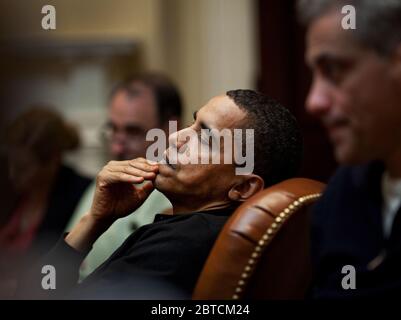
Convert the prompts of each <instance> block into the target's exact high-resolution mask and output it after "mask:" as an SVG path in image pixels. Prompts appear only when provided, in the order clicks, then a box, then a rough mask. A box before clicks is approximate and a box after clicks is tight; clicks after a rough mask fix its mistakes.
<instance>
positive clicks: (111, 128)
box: [100, 122, 147, 142]
mask: <svg viewBox="0 0 401 320" xmlns="http://www.w3.org/2000/svg"><path fill="white" fill-rule="evenodd" d="M146 132H147V131H146V130H145V129H144V128H141V127H139V126H137V125H127V126H125V127H122V128H118V127H117V126H115V125H114V124H113V123H111V122H107V123H105V124H104V125H103V126H102V127H101V131H100V133H101V136H102V137H103V138H104V139H105V140H107V141H112V140H115V139H116V138H117V135H120V136H121V137H122V136H123V137H124V138H125V139H126V140H129V141H135V142H137V141H142V140H145V138H146Z"/></svg>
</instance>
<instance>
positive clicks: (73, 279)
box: [18, 208, 235, 299]
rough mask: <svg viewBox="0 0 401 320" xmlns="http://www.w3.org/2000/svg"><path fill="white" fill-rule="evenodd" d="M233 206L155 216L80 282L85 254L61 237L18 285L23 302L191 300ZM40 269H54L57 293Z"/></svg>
mask: <svg viewBox="0 0 401 320" xmlns="http://www.w3.org/2000/svg"><path fill="white" fill-rule="evenodd" d="M234 210H235V208H228V209H221V210H213V211H203V212H193V213H188V214H180V215H165V214H158V215H156V217H155V220H154V222H153V223H151V224H148V225H145V226H142V227H141V228H139V229H138V230H136V231H135V232H134V233H133V234H132V235H131V236H129V237H128V238H127V239H126V241H125V242H124V243H123V244H122V245H121V246H120V247H119V248H118V249H117V250H116V251H115V252H114V253H113V254H112V255H111V256H110V257H109V259H107V260H106V261H105V262H104V263H103V264H102V265H100V266H99V267H98V268H97V269H96V270H95V271H94V272H93V273H92V274H91V275H89V276H88V277H87V278H86V279H85V280H84V281H83V282H82V283H81V284H77V279H78V269H79V266H80V264H81V262H82V261H83V259H84V258H85V255H86V254H87V253H80V252H78V251H76V250H74V249H73V248H71V247H70V246H69V245H68V244H67V243H66V242H65V241H64V238H62V239H60V241H59V242H58V243H57V245H56V246H55V247H54V248H53V249H52V250H51V251H50V252H49V253H48V254H47V255H46V256H45V257H43V259H41V261H40V262H39V263H38V264H37V265H35V266H34V267H32V269H31V270H30V271H29V272H28V274H27V276H26V277H25V278H24V279H23V281H22V282H21V286H20V289H19V294H18V296H19V297H23V298H26V297H28V298H31V297H33V298H66V297H67V298H71V297H72V298H128V299H130V298H133V299H136V298H138V299H140V298H164V297H165V298H172V299H174V298H190V297H191V294H192V291H193V289H194V287H195V284H196V281H197V279H198V277H199V274H200V272H201V270H202V267H203V265H204V263H205V261H206V258H207V257H208V254H209V252H210V250H211V248H212V246H213V244H214V242H215V240H216V238H217V236H218V234H219V232H220V230H221V229H222V227H223V225H224V223H225V222H226V221H227V219H228V217H229V216H230V215H231V213H232V212H233V211H234ZM43 265H52V266H54V267H55V269H56V280H57V281H56V284H57V285H56V289H55V290H43V288H42V285H41V284H42V279H43V277H44V276H45V275H44V274H42V273H41V270H42V266H43Z"/></svg>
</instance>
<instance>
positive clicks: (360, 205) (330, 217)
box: [312, 163, 401, 298]
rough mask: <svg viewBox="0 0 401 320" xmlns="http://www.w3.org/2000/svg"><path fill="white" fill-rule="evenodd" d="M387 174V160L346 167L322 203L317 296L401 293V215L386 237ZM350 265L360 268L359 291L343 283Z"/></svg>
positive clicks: (317, 222)
mask: <svg viewBox="0 0 401 320" xmlns="http://www.w3.org/2000/svg"><path fill="white" fill-rule="evenodd" d="M383 172H384V166H383V165H382V164H381V163H370V164H368V165H364V166H358V167H344V168H340V169H339V170H338V172H337V173H336V174H335V175H334V177H333V178H332V179H331V181H330V182H329V184H328V186H327V189H326V191H325V193H324V195H323V197H322V198H321V200H320V201H319V202H318V203H317V205H316V207H315V209H314V212H313V218H312V258H313V263H314V273H315V276H314V284H313V290H312V295H313V296H314V297H315V298H346V297H367V296H378V297H384V296H393V295H395V294H397V293H398V294H399V293H401V228H400V226H401V215H400V214H397V216H396V218H395V220H394V224H393V229H392V232H391V236H390V238H389V239H385V238H384V236H383V232H382V195H381V178H382V174H383ZM375 258H376V260H375V261H376V264H377V266H376V267H375V268H373V269H372V267H368V264H369V263H370V262H371V261H372V260H374V259H375ZM380 261H382V262H381V263H380ZM345 265H351V266H354V267H355V270H356V289H347V290H345V289H344V288H343V287H342V279H343V277H345V276H346V274H343V273H342V272H341V271H342V268H343V266H345ZM347 274H348V273H347Z"/></svg>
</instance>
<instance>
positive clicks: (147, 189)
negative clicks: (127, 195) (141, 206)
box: [137, 181, 155, 199]
mask: <svg viewBox="0 0 401 320" xmlns="http://www.w3.org/2000/svg"><path fill="white" fill-rule="evenodd" d="M154 189H155V186H154V185H153V183H152V182H151V181H148V182H145V183H144V184H143V185H142V186H141V187H140V188H138V189H137V192H139V196H140V198H142V199H146V198H147V197H148V196H149V195H150V194H151V192H152V191H153V190H154Z"/></svg>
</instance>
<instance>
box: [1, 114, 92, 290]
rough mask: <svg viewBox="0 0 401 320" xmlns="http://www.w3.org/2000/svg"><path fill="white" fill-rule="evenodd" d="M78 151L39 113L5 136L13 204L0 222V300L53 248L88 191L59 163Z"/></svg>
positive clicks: (62, 125)
mask: <svg viewBox="0 0 401 320" xmlns="http://www.w3.org/2000/svg"><path fill="white" fill-rule="evenodd" d="M78 146H79V135H78V132H77V130H76V129H75V128H74V127H72V126H71V125H69V124H67V123H66V122H65V121H64V120H63V118H62V117H61V116H60V115H59V114H58V113H57V112H55V111H52V110H51V109H46V108H43V107H35V108H32V109H30V110H29V111H27V112H25V113H24V114H22V115H20V116H19V117H18V118H17V119H16V120H15V121H14V122H13V123H12V124H11V125H10V127H9V129H8V130H7V133H6V157H7V160H8V161H7V167H8V173H9V176H8V179H9V181H10V183H11V186H10V188H13V189H14V193H15V197H14V198H15V201H13V202H14V203H13V205H12V206H11V210H9V212H8V213H7V212H4V213H3V214H2V217H1V218H0V273H1V275H0V277H1V279H0V280H1V281H0V282H1V283H2V286H3V288H2V289H0V297H2V296H3V297H4V294H5V295H6V296H8V295H9V294H11V292H10V291H13V290H12V288H13V287H14V286H15V278H16V277H17V276H18V272H19V271H18V270H20V268H23V267H24V265H25V266H27V267H28V263H29V261H32V260H31V259H34V258H35V257H36V256H37V255H40V254H41V253H42V252H46V251H47V250H48V249H49V248H50V247H52V246H53V245H54V243H55V242H56V241H57V239H58V238H59V237H60V236H61V234H62V233H63V230H64V228H65V226H66V224H67V222H68V220H69V219H70V217H71V215H72V213H73V211H74V209H75V206H76V205H77V203H78V201H79V199H80V198H81V196H82V194H83V192H84V191H85V189H86V187H87V186H88V185H89V183H90V179H89V178H86V177H83V176H81V175H79V174H78V173H76V172H75V171H74V170H73V169H71V168H69V167H67V166H66V165H64V164H63V162H62V158H63V154H64V153H65V152H66V151H71V150H74V149H76V148H78ZM5 287H7V289H6V288H5ZM4 291H6V292H4Z"/></svg>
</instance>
